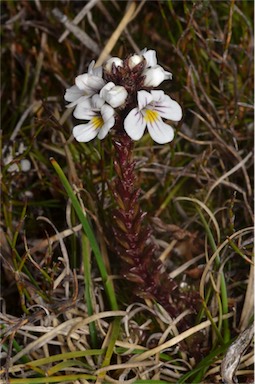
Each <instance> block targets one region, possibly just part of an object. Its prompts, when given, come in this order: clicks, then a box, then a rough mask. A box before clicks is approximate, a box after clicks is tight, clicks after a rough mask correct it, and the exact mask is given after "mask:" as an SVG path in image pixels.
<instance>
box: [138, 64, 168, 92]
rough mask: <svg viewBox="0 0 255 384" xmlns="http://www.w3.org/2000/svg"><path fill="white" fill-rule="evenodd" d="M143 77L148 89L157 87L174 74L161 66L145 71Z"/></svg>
mask: <svg viewBox="0 0 255 384" xmlns="http://www.w3.org/2000/svg"><path fill="white" fill-rule="evenodd" d="M143 75H144V76H145V79H144V85H145V86H146V87H157V86H158V85H159V84H161V83H162V81H164V80H167V79H171V78H172V74H171V73H170V72H167V71H165V70H164V69H163V68H162V67H160V66H159V65H156V66H155V67H153V68H147V69H145V70H144V71H143Z"/></svg>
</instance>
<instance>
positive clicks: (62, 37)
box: [58, 0, 100, 43]
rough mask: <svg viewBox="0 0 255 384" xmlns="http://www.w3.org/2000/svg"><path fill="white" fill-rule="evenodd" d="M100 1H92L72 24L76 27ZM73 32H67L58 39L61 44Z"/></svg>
mask: <svg viewBox="0 0 255 384" xmlns="http://www.w3.org/2000/svg"><path fill="white" fill-rule="evenodd" d="M99 1H100V0H90V1H89V2H88V4H86V5H85V6H84V7H83V8H82V10H81V11H80V12H79V13H78V14H77V15H76V16H75V18H74V19H73V20H72V23H73V24H74V25H78V24H79V22H80V21H82V19H83V18H84V17H85V16H86V14H87V13H88V12H89V11H90V10H91V9H92V8H93V7H94V6H95V5H96V4H97V3H98V2H99ZM70 32H71V31H65V32H64V33H63V34H62V35H61V36H60V38H59V39H58V41H59V43H62V41H63V40H64V39H65V38H66V37H67V36H68V35H69V33H70Z"/></svg>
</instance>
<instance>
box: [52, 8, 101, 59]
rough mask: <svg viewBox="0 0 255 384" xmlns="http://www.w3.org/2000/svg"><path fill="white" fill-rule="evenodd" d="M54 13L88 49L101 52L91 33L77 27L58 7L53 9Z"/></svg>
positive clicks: (97, 52)
mask: <svg viewBox="0 0 255 384" xmlns="http://www.w3.org/2000/svg"><path fill="white" fill-rule="evenodd" d="M52 13H53V15H54V16H55V17H56V19H58V20H59V21H60V22H61V23H62V24H64V26H65V28H66V29H68V30H69V31H70V32H72V33H73V34H74V35H75V37H76V38H77V39H78V40H79V41H80V42H81V43H82V44H83V45H85V46H86V47H87V48H88V49H90V50H91V51H92V52H94V53H95V54H97V55H98V54H99V53H100V48H99V46H98V44H97V43H96V42H95V41H94V40H92V39H91V38H90V37H89V35H88V34H87V33H86V32H84V31H83V30H82V29H80V28H79V27H77V25H75V24H73V23H72V22H71V21H70V20H69V19H68V17H67V16H66V15H64V14H63V13H62V12H61V11H60V10H59V9H58V8H54V9H53V10H52Z"/></svg>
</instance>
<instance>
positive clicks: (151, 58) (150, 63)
mask: <svg viewBox="0 0 255 384" xmlns="http://www.w3.org/2000/svg"><path fill="white" fill-rule="evenodd" d="M141 53H142V55H143V57H144V58H145V60H146V68H148V67H155V65H157V56H156V51H154V50H153V49H149V50H148V51H145V52H143V51H142V52H141Z"/></svg>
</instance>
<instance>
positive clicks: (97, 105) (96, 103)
mask: <svg viewBox="0 0 255 384" xmlns="http://www.w3.org/2000/svg"><path fill="white" fill-rule="evenodd" d="M104 103H105V101H104V99H102V97H100V96H99V95H98V94H96V95H93V96H92V99H91V105H92V108H93V109H95V110H98V111H99V110H100V109H101V107H102V106H103V105H104Z"/></svg>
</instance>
